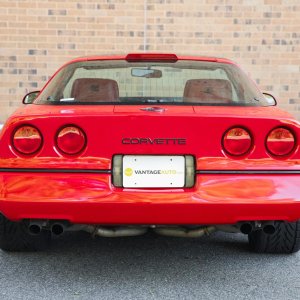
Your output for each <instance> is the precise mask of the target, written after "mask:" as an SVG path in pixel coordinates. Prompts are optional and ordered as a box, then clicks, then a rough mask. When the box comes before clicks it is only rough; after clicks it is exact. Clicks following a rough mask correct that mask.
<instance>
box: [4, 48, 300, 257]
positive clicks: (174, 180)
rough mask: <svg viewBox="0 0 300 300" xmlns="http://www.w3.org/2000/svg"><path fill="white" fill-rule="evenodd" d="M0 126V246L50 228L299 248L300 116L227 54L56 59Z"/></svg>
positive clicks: (43, 243)
mask: <svg viewBox="0 0 300 300" xmlns="http://www.w3.org/2000/svg"><path fill="white" fill-rule="evenodd" d="M23 103H24V104H26V105H23V106H22V107H21V108H19V109H18V110H17V111H16V112H15V113H14V114H13V115H12V116H11V117H10V118H9V119H8V120H7V122H6V123H5V125H4V127H3V129H2V130H1V133H0V213H1V214H0V247H1V249H3V250H6V251H26V250H27V251H28V250H30V251H34V250H42V249H45V248H46V247H47V246H48V245H49V243H50V240H51V237H52V236H53V235H60V234H62V233H63V232H64V231H71V230H72V231H76V230H83V231H87V232H89V233H91V234H92V235H94V236H103V237H118V236H136V235H141V234H144V233H146V232H148V231H153V232H155V233H157V234H161V235H165V236H175V237H192V238H196V237H201V236H203V235H209V234H212V233H213V232H215V231H218V230H219V231H226V232H232V233H239V232H241V233H243V234H246V235H248V239H249V249H251V250H253V251H255V252H260V253H293V252H296V251H298V250H299V248H300V222H299V219H300V177H299V174H300V149H299V139H300V124H299V122H297V121H296V120H295V119H294V118H293V117H292V116H291V115H290V114H288V113H286V112H284V111H282V110H280V109H279V108H277V107H276V100H275V98H274V97H273V96H272V95H270V94H263V93H261V92H260V91H259V89H258V88H257V86H256V85H255V83H254V82H252V81H251V80H250V79H249V78H248V77H247V76H246V75H245V73H244V72H243V71H242V70H241V69H240V68H239V67H238V66H237V64H235V63H234V62H232V61H230V60H227V59H223V58H213V57H191V56H177V55H175V54H157V53H154V54H153V53H137V54H128V55H121V56H91V57H84V58H78V59H75V60H72V61H71V62H69V63H67V64H65V65H64V66H62V67H61V68H60V69H59V70H58V71H57V72H56V73H55V74H54V76H53V77H52V78H51V79H50V80H49V82H48V83H47V84H46V85H45V87H44V88H43V89H42V90H41V91H35V92H31V93H29V94H27V95H26V96H25V97H24V99H23Z"/></svg>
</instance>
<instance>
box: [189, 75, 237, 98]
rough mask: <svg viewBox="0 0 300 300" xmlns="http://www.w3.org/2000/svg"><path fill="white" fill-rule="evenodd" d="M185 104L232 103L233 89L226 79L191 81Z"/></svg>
mask: <svg viewBox="0 0 300 300" xmlns="http://www.w3.org/2000/svg"><path fill="white" fill-rule="evenodd" d="M183 101H184V102H193V103H197V102H199V103H230V102H232V101H233V100H232V87H231V83H230V81H228V80H226V79H190V80H188V81H187V82H186V84H185V88H184V93H183Z"/></svg>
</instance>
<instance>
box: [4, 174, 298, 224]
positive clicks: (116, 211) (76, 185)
mask: <svg viewBox="0 0 300 300" xmlns="http://www.w3.org/2000/svg"><path fill="white" fill-rule="evenodd" d="M110 177H111V176H110V175H109V174H67V173H5V172H3V173H0V212H1V213H2V214H4V215H5V216H6V217H7V218H8V219H10V220H13V221H17V220H21V219H56V220H57V219H62V220H68V221H70V222H71V223H81V224H178V225H179V224H197V225H200V224H235V223H237V222H239V221H254V220H285V221H295V220H298V219H300V176H299V175H286V174H285V175H279V174H274V175H254V174H252V175H234V174H227V175H218V174H210V175H200V174H198V175H197V179H196V185H195V187H194V188H189V189H188V188H187V189H122V188H114V187H113V186H112V185H111V178H110Z"/></svg>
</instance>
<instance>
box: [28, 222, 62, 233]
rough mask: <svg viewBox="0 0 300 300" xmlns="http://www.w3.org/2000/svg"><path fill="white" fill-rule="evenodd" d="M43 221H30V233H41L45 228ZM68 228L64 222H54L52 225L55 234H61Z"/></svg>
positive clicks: (51, 229) (52, 231)
mask: <svg viewBox="0 0 300 300" xmlns="http://www.w3.org/2000/svg"><path fill="white" fill-rule="evenodd" d="M43 225H44V224H43V222H30V224H29V226H28V230H29V233H31V234H33V235H37V234H40V233H41V231H42V229H43V227H44V226H43ZM65 230H66V225H65V224H64V223H53V224H51V225H50V231H51V233H52V234H54V235H61V234H63V233H64V231H65Z"/></svg>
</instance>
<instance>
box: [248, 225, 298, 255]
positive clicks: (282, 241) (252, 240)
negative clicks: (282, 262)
mask: <svg viewBox="0 0 300 300" xmlns="http://www.w3.org/2000/svg"><path fill="white" fill-rule="evenodd" d="M274 226H275V232H274V233H273V234H266V233H264V232H263V230H257V231H253V232H251V233H250V234H249V235H248V239H249V245H250V248H251V250H253V251H255V252H257V253H278V254H287V253H294V252H297V251H299V249H300V221H297V222H280V221H275V222H274Z"/></svg>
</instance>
